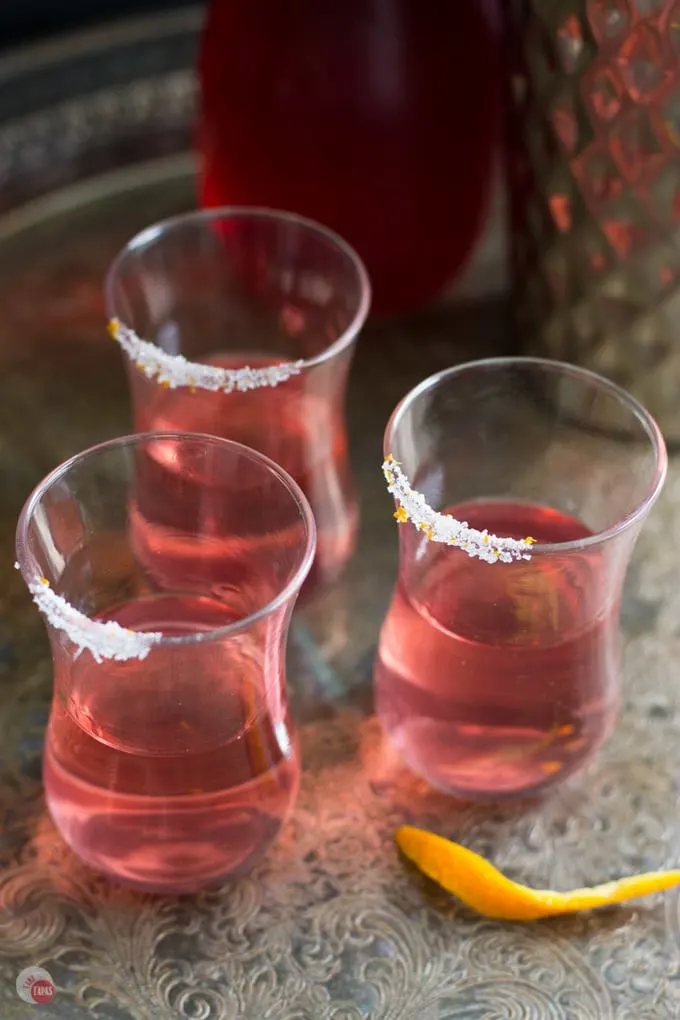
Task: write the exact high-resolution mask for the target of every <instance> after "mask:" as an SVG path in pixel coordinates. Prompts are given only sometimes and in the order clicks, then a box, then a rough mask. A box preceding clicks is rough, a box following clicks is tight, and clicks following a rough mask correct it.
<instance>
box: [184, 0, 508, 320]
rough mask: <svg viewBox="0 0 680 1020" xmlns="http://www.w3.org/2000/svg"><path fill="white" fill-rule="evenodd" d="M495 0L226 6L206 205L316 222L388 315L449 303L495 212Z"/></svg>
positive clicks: (204, 83) (210, 55) (217, 28)
mask: <svg viewBox="0 0 680 1020" xmlns="http://www.w3.org/2000/svg"><path fill="white" fill-rule="evenodd" d="M492 2H494V0H456V2H455V3H442V4H432V3H424V2H423V0H326V2H323V3H320V2H319V0H277V2H276V3H272V2H271V0H212V4H211V6H210V10H209V14H208V20H207V24H206V29H205V32H204V37H203V45H202V51H201V58H200V79H201V89H202V112H201V123H200V130H199V146H200V150H201V155H202V175H201V200H202V203H203V205H205V206H208V207H214V206H220V205H258V206H269V207H270V208H278V209H289V210H291V211H293V212H297V213H301V214H303V215H306V216H310V217H313V218H314V219H317V220H319V221H321V222H323V223H325V224H327V225H328V226H330V227H332V228H333V229H335V230H336V231H338V232H339V233H341V234H342V235H343V236H344V237H345V238H347V240H348V241H349V242H350V243H351V244H352V245H353V246H354V247H355V248H356V249H357V250H358V251H359V253H360V254H361V256H362V257H363V258H364V260H365V262H366V264H367V267H368V270H369V273H370V275H371V277H372V280H373V283H374V294H375V301H374V309H375V310H376V311H377V312H379V313H391V312H398V311H404V310H407V309H410V308H413V307H416V306H418V305H422V304H424V303H426V302H428V301H429V300H431V299H433V298H435V297H436V296H437V295H438V294H439V293H440V292H442V290H443V289H444V288H445V287H446V285H447V283H448V282H449V281H450V280H451V279H452V278H453V277H454V276H455V274H456V272H457V271H458V270H459V269H460V268H461V266H462V265H463V263H464V262H465V260H466V259H467V257H468V255H469V254H470V251H471V249H472V247H473V244H474V242H475V240H476V238H477V236H478V234H479V230H480V226H481V223H482V220H483V216H484V213H485V211H486V208H487V198H488V193H489V184H490V180H491V175H492V166H493V150H494V142H495V135H496V130H497V88H496V81H497V66H498V62H497V55H496V37H495V31H494V18H493V10H492Z"/></svg>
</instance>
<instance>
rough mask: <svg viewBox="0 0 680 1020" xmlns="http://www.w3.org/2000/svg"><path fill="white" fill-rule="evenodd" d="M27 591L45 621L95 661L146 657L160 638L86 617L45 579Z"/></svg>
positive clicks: (150, 633) (32, 583)
mask: <svg viewBox="0 0 680 1020" xmlns="http://www.w3.org/2000/svg"><path fill="white" fill-rule="evenodd" d="M28 590H29V591H30V593H31V595H32V596H33V601H34V602H35V604H36V605H37V607H38V609H39V610H40V612H41V613H42V614H43V616H45V618H46V619H47V620H48V622H49V623H50V624H51V625H52V626H53V627H56V628H57V629H58V630H62V631H64V633H65V634H66V635H67V636H68V637H69V638H70V640H71V641H72V642H73V644H74V645H75V646H76V648H77V649H78V652H79V653H80V652H82V651H84V650H85V649H87V650H88V651H89V652H91V654H92V656H93V658H94V659H96V661H97V662H101V661H102V660H103V659H117V660H119V661H125V660H126V659H145V658H146V657H147V655H148V654H149V652H150V651H151V649H152V648H153V646H154V645H156V644H158V642H159V641H161V640H162V638H163V635H162V634H158V633H153V632H149V633H142V632H141V631H135V630H128V629H127V628H125V627H121V626H120V624H118V623H116V622H115V621H114V620H109V621H108V622H106V623H103V622H102V621H101V620H90V619H88V617H87V616H85V615H84V613H81V612H80V611H79V610H78V609H75V608H74V607H73V606H72V605H71V604H70V603H69V602H67V601H66V599H65V598H63V597H62V596H61V595H57V593H56V592H55V591H53V589H52V588H51V587H50V585H49V584H48V582H47V581H46V580H45V578H42V579H41V580H39V581H33V582H31V583H29V585H28Z"/></svg>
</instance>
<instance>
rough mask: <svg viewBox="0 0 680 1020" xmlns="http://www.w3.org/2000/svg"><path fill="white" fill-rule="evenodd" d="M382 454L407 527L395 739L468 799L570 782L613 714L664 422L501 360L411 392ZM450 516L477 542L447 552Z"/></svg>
mask: <svg viewBox="0 0 680 1020" xmlns="http://www.w3.org/2000/svg"><path fill="white" fill-rule="evenodd" d="M385 454H386V455H391V456H393V457H394V458H395V460H396V463H397V465H398V467H392V466H391V462H387V463H386V465H385V470H386V475H387V478H388V482H392V483H394V482H395V481H396V487H395V484H391V485H390V489H391V491H393V492H394V493H395V498H396V500H397V506H398V510H397V514H396V516H397V519H398V520H400V521H403V523H402V524H401V525H400V528H399V550H400V565H399V578H398V581H397V586H396V590H395V593H394V596H393V599H392V603H391V606H390V609H389V612H388V614H387V617H386V620H385V622H384V625H383V628H382V633H381V636H380V642H379V649H378V659H377V664H376V671H375V692H376V700H377V710H378V713H379V715H380V717H381V719H382V723H383V726H384V728H385V730H386V732H387V734H388V735H389V738H390V740H391V741H392V742H393V744H394V745H395V746H396V748H397V750H398V752H399V753H400V754H401V756H402V758H403V759H404V761H405V762H406V763H407V764H408V765H409V766H410V767H411V768H412V769H413V771H415V772H416V773H418V774H420V775H421V776H423V777H424V778H425V779H427V780H428V781H429V782H430V783H431V784H432V785H433V786H435V787H437V788H439V789H441V790H443V791H445V792H447V793H451V794H455V795H459V796H462V797H465V798H468V799H475V800H485V799H497V798H500V797H507V796H510V795H513V794H524V793H530V792H534V791H537V790H540V789H541V788H543V787H546V786H548V785H550V784H552V783H555V782H558V781H560V780H562V779H564V778H565V777H566V776H568V775H570V774H571V773H572V772H574V771H575V770H576V769H578V768H580V767H581V766H583V765H584V764H585V763H586V762H587V761H588V760H589V759H590V758H591V757H592V756H593V755H594V753H595V752H596V751H597V749H598V748H599V747H600V746H601V744H602V743H603V741H604V740H605V738H606V737H607V735H608V734H609V732H610V730H611V728H612V726H613V724H614V721H615V718H616V714H617V707H618V703H619V693H620V651H619V644H620V639H619V607H620V600H621V591H622V586H623V581H624V577H625V574H626V568H627V566H628V562H629V559H630V555H631V552H632V549H633V546H634V543H635V540H636V538H637V536H638V534H639V532H640V529H641V527H642V525H643V522H644V520H645V518H646V516H647V514H648V512H649V510H650V508H651V506H652V505H653V503H654V501H655V500H656V498H657V496H658V494H659V492H660V490H661V487H662V485H663V482H664V478H665V473H666V451H665V447H664V442H663V438H662V436H661V433H660V431H659V429H658V427H657V426H656V424H655V422H654V420H653V419H652V418H651V417H650V415H649V414H648V413H647V412H646V411H645V410H644V408H643V407H641V406H640V405H639V404H638V403H637V402H636V401H635V400H634V399H633V398H632V397H631V396H630V395H629V394H627V393H626V392H625V391H623V390H621V389H619V388H618V387H617V386H616V385H614V384H613V383H610V382H608V381H607V380H605V379H603V378H600V377H599V376H596V375H594V374H592V373H590V372H587V371H585V370H581V369H578V368H575V367H573V366H571V365H566V364H561V363H559V362H551V361H542V360H539V359H532V358H498V359H491V360H487V361H478V362H473V363H470V364H466V365H462V366H460V367H457V368H451V369H448V370H446V371H444V372H441V373H439V374H438V375H435V376H432V377H431V378H429V379H426V380H425V381H424V382H422V383H421V384H420V385H419V386H417V387H416V388H415V389H414V390H412V391H411V393H409V394H408V395H407V396H406V397H404V399H403V400H402V401H401V403H400V404H399V405H398V406H397V408H396V410H395V411H394V413H393V415H392V417H391V419H390V422H389V424H388V426H387V430H386V433H385ZM395 471H397V472H398V473H402V474H400V475H399V477H400V478H401V479H402V481H401V482H400V481H399V478H397V477H396V475H395ZM402 483H403V484H402ZM404 486H405V488H404ZM400 493H401V497H400ZM414 493H415V494H416V495H415V496H414ZM418 493H420V494H422V496H423V497H424V500H425V503H424V504H423V503H422V502H420V503H419V502H418V499H417V494H418ZM414 499H415V503H414ZM423 507H425V510H423ZM446 515H450V516H446ZM451 518H453V519H454V521H453V522H452V520H451ZM455 522H459V523H460V524H464V525H466V526H467V527H468V528H471V529H475V534H474V535H473V539H474V541H471V540H469V539H468V540H466V539H465V538H464V537H462V538H460V539H457V540H456V541H457V542H458V544H457V545H452V544H448V543H447V541H445V540H444V539H443V537H442V536H444V535H445V534H450V533H451V528H452V526H453V524H454V523H455ZM414 525H415V526H414ZM525 539H527V540H528V541H527V542H524V540H525ZM497 540H498V542H497ZM506 547H509V548H511V549H513V550H514V551H513V554H512V555H510V554H509V553H505V552H504V553H503V555H501V554H500V551H501V550H503V549H505V548H506ZM489 549H490V550H491V552H490V553H489ZM506 559H507V562H506Z"/></svg>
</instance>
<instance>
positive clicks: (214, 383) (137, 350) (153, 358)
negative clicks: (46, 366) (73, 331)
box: [109, 319, 304, 393]
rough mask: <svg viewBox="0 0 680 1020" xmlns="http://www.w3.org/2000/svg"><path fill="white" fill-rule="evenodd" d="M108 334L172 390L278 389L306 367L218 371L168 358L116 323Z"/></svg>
mask: <svg viewBox="0 0 680 1020" xmlns="http://www.w3.org/2000/svg"><path fill="white" fill-rule="evenodd" d="M109 332H110V334H111V336H112V337H113V338H114V339H115V340H117V341H118V343H119V344H120V346H121V347H122V349H123V350H124V351H125V353H126V354H127V356H128V357H129V358H130V360H131V361H132V362H133V364H135V365H136V366H137V368H138V369H139V371H140V372H143V373H144V375H145V376H146V377H147V378H148V379H155V380H156V382H157V383H159V385H161V386H166V387H167V388H168V389H171V390H174V389H177V387H178V386H188V387H189V388H191V389H203V390H211V391H212V392H213V393H218V392H222V393H233V391H234V390H239V391H241V392H242V393H243V392H246V391H247V390H256V389H260V388H261V387H263V386H278V385H279V383H282V382H285V381H286V380H287V379H290V378H291V376H294V375H299V374H300V370H301V368H302V366H303V364H304V361H284V362H282V363H281V364H280V365H268V366H267V367H266V368H249V367H248V366H244V367H243V368H219V367H218V366H217V365H202V364H200V363H199V362H193V361H187V359H186V358H185V357H183V355H181V354H168V353H167V352H166V351H164V350H162V349H161V348H160V347H157V346H156V344H153V343H150V342H149V341H148V340H142V339H140V337H138V336H137V334H136V333H135V332H134V331H133V330H131V329H128V327H127V326H123V325H122V324H121V323H120V322H118V320H117V319H112V320H111V322H110V323H109Z"/></svg>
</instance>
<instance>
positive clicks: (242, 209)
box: [104, 205, 372, 371]
mask: <svg viewBox="0 0 680 1020" xmlns="http://www.w3.org/2000/svg"><path fill="white" fill-rule="evenodd" d="M238 219H245V220H269V221H273V222H278V223H281V224H288V225H294V226H296V227H302V228H304V229H305V230H308V231H309V232H310V233H313V234H317V235H318V236H319V237H321V238H323V239H324V240H325V241H326V242H328V243H329V244H330V245H331V246H332V247H335V248H336V249H338V250H339V251H340V252H342V254H343V255H345V256H346V257H347V259H348V260H349V262H350V263H351V265H352V266H353V268H354V271H355V273H356V276H357V279H358V281H359V301H358V304H357V308H356V311H355V312H354V315H353V317H352V321H351V322H350V324H349V325H348V326H347V327H346V329H345V330H343V332H342V333H341V334H340V336H339V337H338V338H337V339H336V340H334V341H333V342H332V343H330V344H329V345H328V347H325V348H324V349H323V350H322V351H321V352H320V353H319V354H315V355H314V356H313V357H311V358H303V359H301V360H300V370H301V371H305V369H308V368H314V367H315V366H316V365H321V364H323V363H324V362H326V361H330V360H331V359H332V358H334V357H336V355H338V354H341V353H342V352H343V351H344V350H345V349H346V348H347V347H349V346H350V344H352V343H353V342H354V340H355V339H356V338H357V336H358V334H359V333H360V332H361V330H362V328H363V326H364V323H365V322H366V319H367V318H368V313H369V311H370V307H371V296H372V293H371V279H370V276H369V275H368V270H367V269H366V266H365V265H364V262H363V260H362V258H361V257H360V255H359V254H358V252H357V251H356V250H355V249H354V248H353V247H352V245H351V244H349V242H348V241H346V240H345V239H344V237H342V236H341V235H340V234H338V233H336V231H335V230H332V229H331V228H330V227H327V226H325V225H324V224H323V223H319V222H318V220H314V219H310V218H309V217H307V216H300V215H298V213H293V212H288V211H287V210H285V209H270V208H268V207H267V206H254V205H252V206H250V205H243V206H239V205H228V206H218V207H216V208H212V209H195V210H193V211H192V212H187V213H180V214H179V215H178V216H169V217H167V218H166V219H162V220H158V221H157V222H156V223H152V224H151V225H150V226H148V227H145V228H144V229H143V230H140V231H139V232H138V233H137V234H135V235H134V236H133V237H131V238H130V240H129V241H127V243H126V244H125V245H124V246H123V248H121V250H120V251H119V252H118V254H117V255H116V256H115V257H114V259H113V261H112V262H111V263H110V265H109V268H108V270H107V273H106V279H105V281H104V297H105V302H106V311H107V316H108V318H109V319H118V320H119V321H120V322H121V323H122V324H123V325H124V326H127V327H128V328H129V329H132V330H134V326H133V324H132V323H131V322H126V321H125V318H124V317H123V316H121V315H120V314H119V312H118V311H117V309H116V300H115V296H114V294H115V286H116V281H117V279H118V277H119V275H120V272H121V269H122V267H123V265H124V264H125V262H126V260H127V259H128V258H129V257H130V256H132V255H134V254H136V253H137V252H139V251H142V250H144V249H145V248H148V247H150V246H151V245H152V244H153V243H154V242H156V241H158V240H159V239H160V238H161V237H162V236H163V235H166V234H168V233H170V232H171V231H173V230H175V229H177V228H178V227H182V226H185V225H186V224H187V223H197V224H201V223H206V222H212V221H218V220H238ZM142 339H146V338H142ZM150 343H154V344H155V341H153V340H152V341H150ZM156 346H157V345H156Z"/></svg>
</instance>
